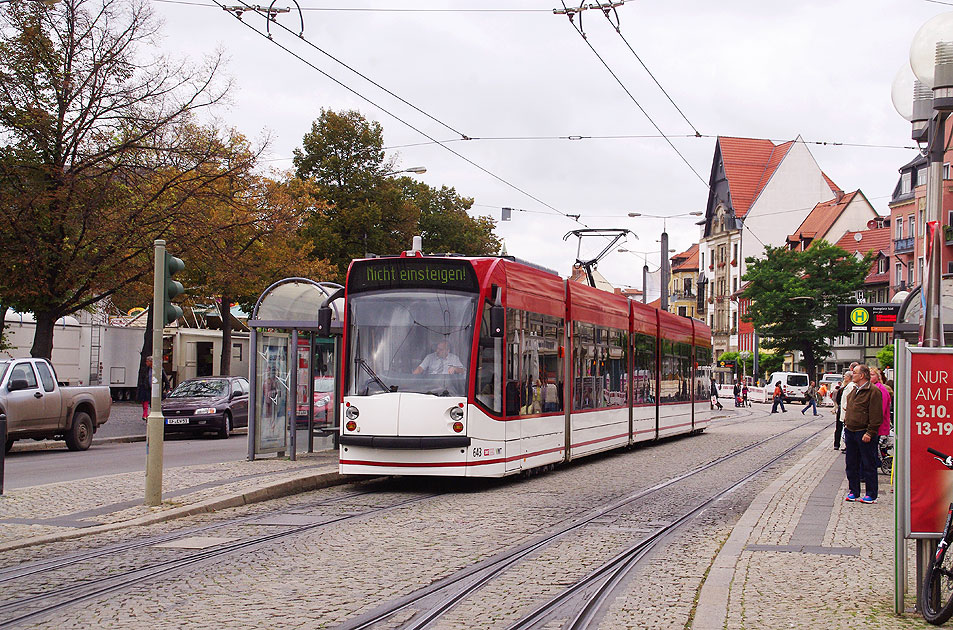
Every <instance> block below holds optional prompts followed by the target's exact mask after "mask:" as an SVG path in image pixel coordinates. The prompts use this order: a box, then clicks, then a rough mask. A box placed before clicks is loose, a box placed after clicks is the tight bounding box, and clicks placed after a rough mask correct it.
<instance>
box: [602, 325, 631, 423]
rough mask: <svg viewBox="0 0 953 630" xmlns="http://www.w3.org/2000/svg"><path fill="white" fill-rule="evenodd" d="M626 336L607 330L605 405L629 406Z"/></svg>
mask: <svg viewBox="0 0 953 630" xmlns="http://www.w3.org/2000/svg"><path fill="white" fill-rule="evenodd" d="M627 337H628V334H627V333H625V332H623V331H621V330H618V329H615V328H610V329H608V347H607V349H606V360H605V374H604V375H603V379H604V381H605V389H606V392H605V401H604V402H605V405H606V406H608V407H621V406H624V405H628V404H629V387H628V373H627V372H626V370H627V368H628V364H629V361H628V339H627Z"/></svg>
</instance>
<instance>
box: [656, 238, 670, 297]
mask: <svg viewBox="0 0 953 630" xmlns="http://www.w3.org/2000/svg"><path fill="white" fill-rule="evenodd" d="M662 230H663V231H662V273H661V274H660V275H661V276H662V277H661V285H662V291H661V293H662V303H661V304H660V305H659V308H661V309H662V310H663V311H667V310H668V283H669V278H671V277H672V268H671V261H670V260H669V259H668V232H666V231H664V230H665V228H662Z"/></svg>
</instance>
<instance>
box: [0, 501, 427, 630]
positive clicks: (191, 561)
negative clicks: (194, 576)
mask: <svg viewBox="0 0 953 630" xmlns="http://www.w3.org/2000/svg"><path fill="white" fill-rule="evenodd" d="M363 494H369V493H368V492H360V493H354V495H352V496H359V495H363ZM437 496H441V494H439V493H436V494H427V495H423V496H418V497H412V498H409V499H404V500H402V501H399V502H397V503H393V504H390V505H386V506H381V507H376V508H373V509H369V510H366V511H364V512H360V513H356V514H346V515H342V516H338V517H331V518H328V519H325V520H321V521H319V522H315V523H309V524H306V525H300V526H296V527H292V528H290V529H287V530H285V531H281V532H274V533H271V534H265V535H262V536H256V537H252V538H249V539H246V540H240V541H237V542H233V543H227V544H225V545H221V546H218V547H216V548H214V549H208V550H203V551H200V552H198V553H194V554H191V555H189V556H186V557H184V558H173V559H170V560H165V561H160V562H153V563H150V564H146V565H144V566H140V567H137V568H134V569H129V570H125V571H120V572H118V573H116V574H113V575H107V576H101V577H95V578H92V579H89V580H86V581H82V582H76V583H72V584H66V585H61V586H58V587H56V588H55V589H54V590H52V591H48V592H44V593H39V594H36V595H30V596H27V597H21V598H19V599H16V600H11V601H7V602H2V603H0V615H3V614H4V613H10V612H12V613H14V616H11V617H7V618H0V628H9V627H15V626H18V625H20V624H23V623H26V622H28V621H34V620H37V619H40V618H43V617H46V616H48V615H50V614H51V613H53V612H56V611H57V610H61V609H63V608H69V607H71V606H75V605H77V604H80V603H82V602H85V601H88V600H91V599H95V598H98V597H102V596H104V595H108V594H111V593H113V592H116V591H121V590H125V589H129V588H133V587H134V586H135V585H136V584H139V583H143V582H147V581H151V580H154V579H156V578H160V577H163V576H165V575H170V574H174V573H176V572H178V571H181V570H183V569H187V568H190V567H193V566H196V565H199V564H201V563H204V562H209V561H214V560H216V559H218V558H222V557H224V556H228V555H231V554H234V553H237V552H240V551H246V550H248V549H250V548H253V547H256V546H258V545H262V544H266V543H269V542H273V541H276V540H279V539H282V538H286V537H289V536H294V535H297V534H301V533H304V532H308V531H312V530H315V529H319V528H322V527H327V526H329V525H335V524H339V523H341V522H343V521H348V520H352V519H356V518H362V517H366V516H371V515H375V514H379V513H382V512H387V511H390V510H395V509H398V508H402V507H406V506H408V505H413V504H415V503H419V502H422V501H426V500H428V499H432V498H434V497H437ZM344 498H345V497H338V498H336V499H338V500H344ZM322 504H326V503H325V502H322ZM296 509H297V508H296ZM261 518H262V515H261V514H256V515H251V516H249V517H243V518H241V519H235V522H236V523H239V524H240V523H243V522H247V521H253V520H256V519H261ZM221 526H222V523H218V524H215V525H209V526H203V527H200V528H193V529H192V530H191V531H193V532H195V531H208V530H209V529H212V528H214V527H221ZM182 537H183V533H182V532H176V533H175V534H170V535H168V536H162V537H158V538H156V539H150V540H149V541H139V542H138V543H130V544H129V545H128V546H123V545H119V546H116V548H110V549H109V550H108V551H106V552H103V550H100V552H99V553H96V552H91V553H90V554H86V555H83V556H82V558H70V559H69V560H70V561H69V562H65V560H66V559H64V562H61V563H59V564H51V565H49V566H46V567H39V566H37V567H36V570H35V571H32V572H30V573H25V574H24V575H22V576H19V577H24V576H26V575H36V574H41V573H43V572H46V571H52V570H55V569H58V568H62V567H64V566H68V565H71V564H77V563H79V562H80V561H88V560H91V559H96V558H97V557H102V556H105V555H109V554H113V553H119V552H121V551H127V550H130V549H135V548H139V547H144V546H151V545H155V544H161V542H155V541H156V540H158V539H162V540H163V541H165V540H174V539H179V538H182ZM15 579H17V577H7V578H6V581H11V580H15ZM31 606H32V607H33V609H32V610H29V611H27V612H24V613H22V614H16V613H17V611H18V610H20V609H23V608H27V607H31Z"/></svg>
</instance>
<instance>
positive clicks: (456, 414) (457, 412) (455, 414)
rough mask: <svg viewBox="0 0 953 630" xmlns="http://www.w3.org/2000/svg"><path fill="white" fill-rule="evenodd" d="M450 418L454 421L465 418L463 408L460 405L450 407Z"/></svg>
mask: <svg viewBox="0 0 953 630" xmlns="http://www.w3.org/2000/svg"><path fill="white" fill-rule="evenodd" d="M450 419H451V420H453V421H454V422H460V421H461V420H463V409H461V408H460V407H453V408H451V409H450Z"/></svg>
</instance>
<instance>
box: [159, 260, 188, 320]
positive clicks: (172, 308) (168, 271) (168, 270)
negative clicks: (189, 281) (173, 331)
mask: <svg viewBox="0 0 953 630" xmlns="http://www.w3.org/2000/svg"><path fill="white" fill-rule="evenodd" d="M183 269H185V263H184V262H183V261H182V259H181V258H176V257H175V256H173V255H171V254H169V252H166V253H165V266H164V270H165V295H164V296H163V298H164V299H163V302H162V314H163V319H162V325H163V326H168V325H169V324H171V323H172V322H174V321H175V320H177V319H179V318H180V317H182V307H180V306H178V305H176V304H173V303H172V298H174V297H175V296H177V295H181V294H182V293H183V292H184V291H185V287H183V286H182V283H181V282H179V281H177V280H173V279H172V276H173V275H175V274H177V273H179V272H180V271H182V270H183Z"/></svg>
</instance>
